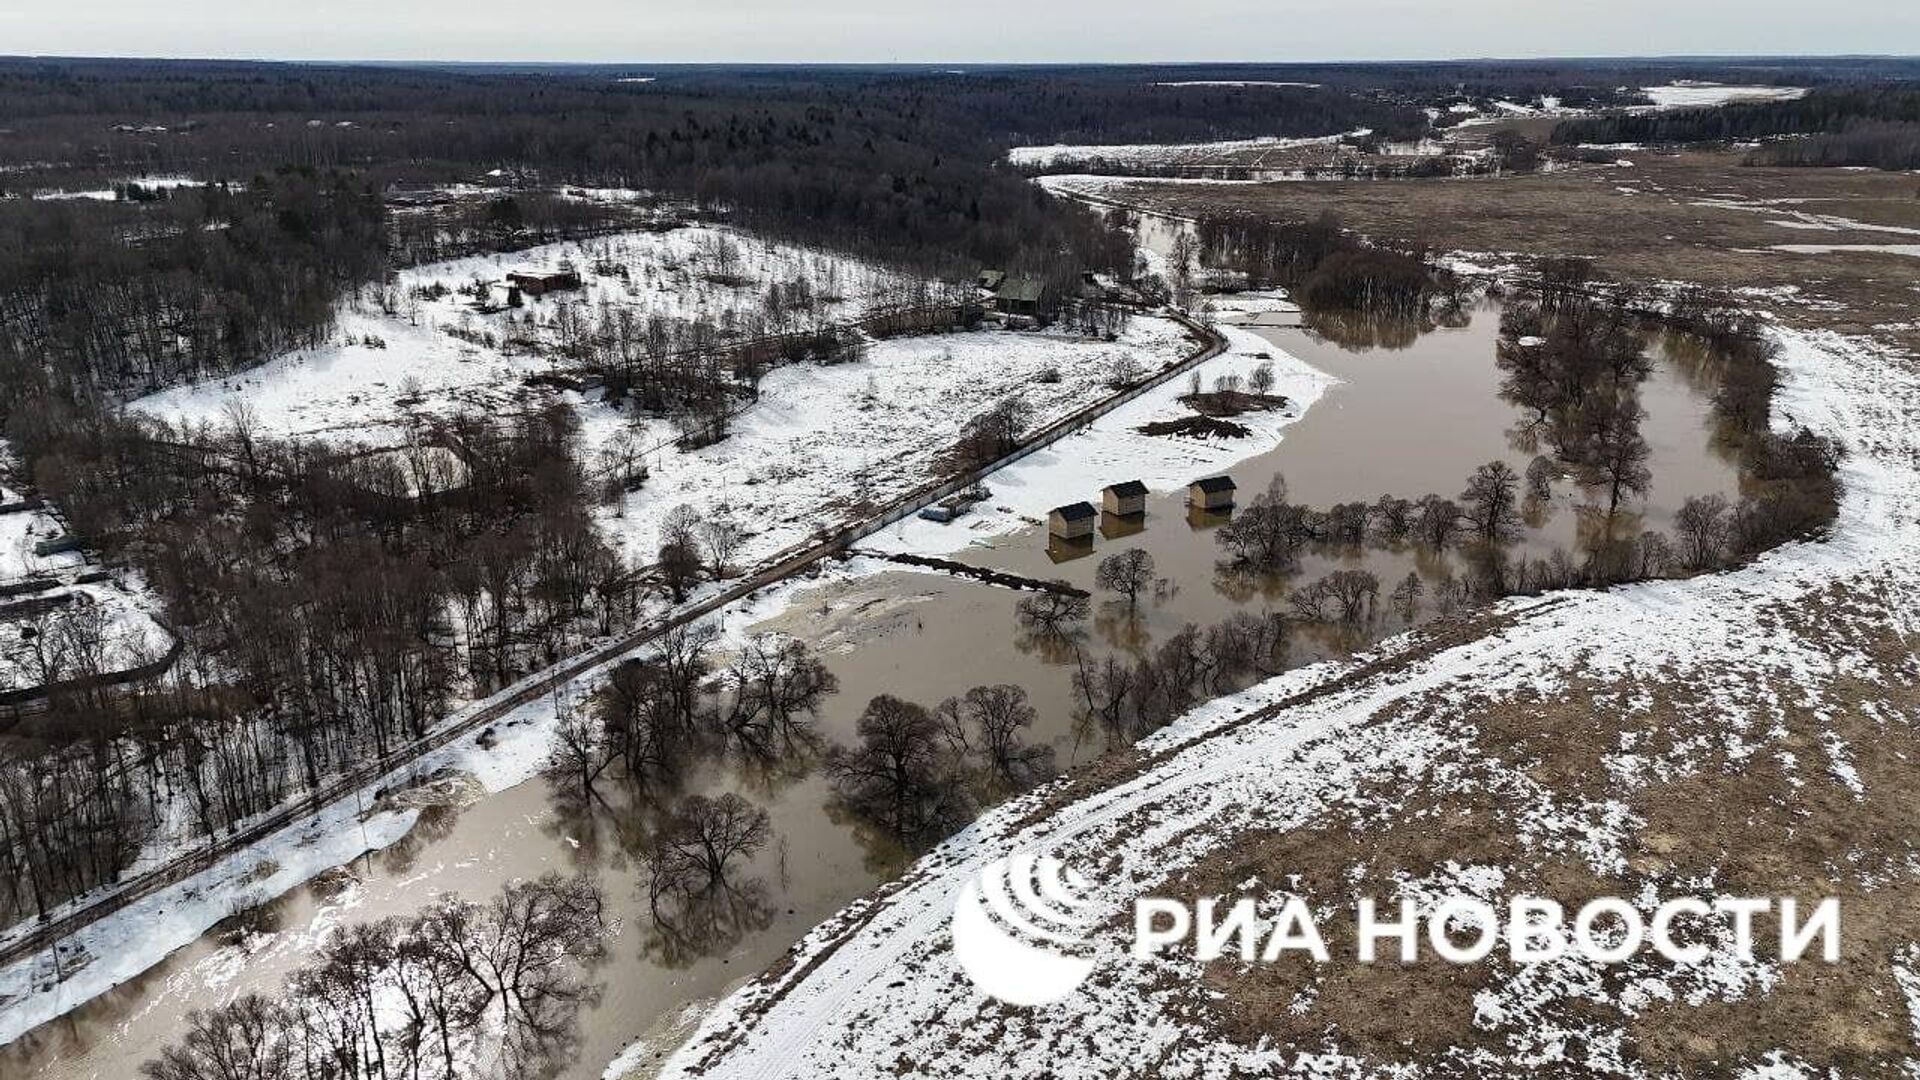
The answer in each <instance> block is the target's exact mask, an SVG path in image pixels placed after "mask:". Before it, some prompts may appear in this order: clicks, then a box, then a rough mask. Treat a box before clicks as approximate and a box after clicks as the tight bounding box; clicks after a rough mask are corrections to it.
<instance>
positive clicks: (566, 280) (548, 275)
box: [507, 270, 580, 296]
mask: <svg viewBox="0 0 1920 1080" xmlns="http://www.w3.org/2000/svg"><path fill="white" fill-rule="evenodd" d="M507 284H508V285H511V286H513V287H514V288H517V289H519V290H520V291H521V292H523V293H525V294H527V295H528V296H543V295H545V294H547V293H550V292H559V291H561V290H563V289H577V288H579V287H580V275H579V274H577V273H575V272H574V271H572V270H516V271H514V272H513V273H511V274H508V275H507Z"/></svg>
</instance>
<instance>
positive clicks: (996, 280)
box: [976, 270, 1007, 292]
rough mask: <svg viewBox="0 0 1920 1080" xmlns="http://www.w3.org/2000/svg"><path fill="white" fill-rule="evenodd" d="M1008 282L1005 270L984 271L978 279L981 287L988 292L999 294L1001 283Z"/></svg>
mask: <svg viewBox="0 0 1920 1080" xmlns="http://www.w3.org/2000/svg"><path fill="white" fill-rule="evenodd" d="M1006 280H1007V272H1006V271H1005V270H982V271H980V276H979V278H977V279H976V281H977V282H978V284H979V286H980V287H981V288H982V289H985V290H986V291H988V292H999V291H1000V285H1001V283H1002V282H1004V281H1006Z"/></svg>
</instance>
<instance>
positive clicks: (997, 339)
mask: <svg viewBox="0 0 1920 1080" xmlns="http://www.w3.org/2000/svg"><path fill="white" fill-rule="evenodd" d="M1191 348H1192V345H1191V342H1190V341H1189V339H1188V338H1187V336H1186V332H1185V330H1184V329H1182V328H1181V327H1180V326H1179V324H1177V323H1174V322H1172V321H1171V320H1167V319H1159V318H1135V319H1133V320H1132V321H1131V322H1130V323H1129V325H1128V327H1127V329H1126V331H1125V332H1124V333H1122V334H1121V335H1120V338H1119V340H1117V341H1113V342H1106V341H1099V340H1089V339H1084V338H1077V337H1071V336H1067V335H1063V334H1054V333H1013V332H979V331H976V332H971V333H957V334H936V335H929V336H926V337H912V338H893V339H888V340H884V341H880V342H876V343H874V344H873V345H872V346H871V347H870V348H869V349H868V351H867V355H866V356H865V357H864V358H863V359H861V360H860V361H859V362H857V363H849V364H835V365H831V366H826V367H822V366H817V365H812V364H800V365H794V366H791V367H785V368H781V369H779V370H777V371H774V372H773V373H772V374H770V375H768V376H767V378H766V379H765V380H764V381H763V382H762V384H761V398H760V401H759V402H757V403H755V404H754V405H753V406H751V407H749V408H748V409H747V410H746V411H745V412H743V413H742V414H741V415H740V416H739V418H738V419H737V420H736V421H735V423H734V426H733V434H732V435H730V436H729V437H728V438H727V439H725V440H724V441H722V442H719V443H717V444H715V445H713V446H710V447H706V448H705V449H701V450H695V451H691V452H686V453H682V452H680V451H678V450H675V449H674V448H673V447H672V446H671V445H661V444H663V443H668V442H669V440H670V438H671V436H670V433H669V432H668V430H667V426H666V425H665V424H664V423H656V424H650V425H648V428H647V430H646V432H645V433H644V435H643V438H642V442H643V443H644V444H647V445H655V446H659V449H657V450H656V451H655V452H654V453H652V454H651V455H649V456H648V458H647V465H648V469H649V470H650V471H649V474H648V477H647V482H646V486H645V487H643V488H641V489H640V490H639V491H637V492H635V493H633V494H631V495H628V496H626V497H625V499H623V500H622V501H621V502H619V503H618V504H616V505H615V506H614V507H612V508H611V509H609V510H607V511H605V512H603V514H602V517H601V521H602V524H603V526H604V527H605V529H606V532H607V533H608V535H609V536H611V537H613V538H614V539H615V541H616V543H617V544H619V545H620V546H621V547H622V548H623V549H624V550H625V551H626V553H627V554H628V555H629V557H631V558H632V559H634V560H636V561H640V562H648V561H651V560H652V557H653V553H654V552H655V551H657V550H658V547H659V535H658V530H659V526H660V523H661V521H662V520H663V519H664V518H665V516H666V514H667V512H668V511H669V510H671V509H672V508H673V507H674V506H676V505H679V504H681V503H686V504H688V505H691V506H693V507H695V508H696V509H698V510H700V511H701V512H702V513H703V514H704V515H705V516H706V517H708V518H722V519H727V520H731V521H732V522H734V523H735V524H736V525H738V526H739V527H740V528H741V529H743V530H745V531H747V532H748V533H750V534H751V536H750V538H749V539H748V540H747V542H746V544H745V545H744V546H743V548H742V552H741V556H740V558H741V560H742V561H743V562H746V563H751V562H753V561H755V560H756V559H759V558H763V557H765V556H768V555H771V554H774V553H775V552H778V551H782V550H785V549H786V548H789V547H791V546H793V545H795V544H796V543H798V542H799V541H801V540H804V539H806V538H807V537H808V536H809V535H811V534H812V533H814V532H816V531H818V530H821V529H823V528H826V527H828V526H832V525H835V524H839V523H841V522H843V521H846V520H850V519H852V518H855V517H858V516H859V515H858V514H857V513H856V512H855V508H857V507H858V506H860V505H862V504H879V503H883V502H885V501H887V500H888V499H890V498H892V497H894V496H898V495H902V494H905V493H906V492H908V491H910V490H912V489H913V488H914V487H916V486H918V485H920V484H924V483H925V482H927V481H928V480H930V479H932V478H933V477H934V476H935V475H937V473H938V472H939V470H938V468H937V465H938V462H939V458H940V457H941V455H943V454H945V453H946V452H947V451H949V450H950V449H951V448H952V447H953V445H954V443H955V441H956V440H957V439H958V438H959V435H960V431H961V428H962V427H963V426H964V425H965V424H966V422H967V421H968V420H970V419H972V418H973V417H974V416H977V415H979V414H981V413H983V412H985V411H987V410H988V409H989V408H990V407H992V405H993V404H994V403H995V402H998V401H1000V400H1002V399H1004V398H1007V397H1009V396H1013V395H1019V396H1022V397H1024V398H1025V400H1026V402H1027V404H1028V405H1029V406H1031V407H1032V409H1033V414H1034V420H1033V424H1032V426H1033V427H1034V428H1039V427H1042V426H1045V425H1046V424H1047V423H1050V422H1052V421H1054V420H1057V419H1060V418H1061V417H1064V416H1067V415H1070V414H1072V413H1073V412H1075V411H1077V410H1078V409H1080V408H1083V407H1085V406H1087V405H1090V404H1092V403H1093V402H1094V401H1096V400H1098V399H1099V398H1101V397H1104V396H1106V395H1107V394H1109V393H1111V391H1109V390H1107V389H1105V388H1104V383H1105V382H1106V380H1107V379H1108V378H1109V377H1110V376H1111V375H1112V374H1113V372H1114V370H1115V369H1116V366H1117V365H1119V364H1120V363H1121V362H1122V361H1123V360H1131V361H1132V362H1133V363H1134V364H1136V365H1138V368H1139V370H1141V371H1142V372H1149V371H1155V370H1158V369H1160V368H1162V367H1164V366H1166V364H1168V363H1169V362H1172V361H1175V360H1178V359H1179V358H1180V357H1181V356H1183V355H1184V354H1185V353H1187V352H1189V351H1190V350H1191ZM1209 366H1211V365H1209ZM1043 374H1045V375H1047V377H1048V378H1049V379H1052V378H1053V377H1054V376H1055V375H1057V381H1042V375H1043ZM1122 411H1125V410H1122ZM584 416H585V418H586V428H585V435H586V438H587V442H588V444H589V445H590V446H598V445H602V444H604V443H605V442H606V440H608V439H609V438H611V437H612V432H614V431H617V430H619V428H620V427H621V426H622V425H625V424H627V423H628V421H627V420H626V418H625V417H623V416H622V415H621V414H620V413H619V412H617V411H615V410H613V409H611V408H608V407H606V406H588V407H586V409H585V412H584ZM1103 423H1104V421H1103ZM1050 452H1051V451H1045V452H1042V453H1041V454H1039V455H1035V456H1036V457H1045V456H1047V454H1048V453H1050Z"/></svg>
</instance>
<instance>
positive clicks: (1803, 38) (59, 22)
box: [0, 0, 1920, 64]
mask: <svg viewBox="0 0 1920 1080" xmlns="http://www.w3.org/2000/svg"><path fill="white" fill-rule="evenodd" d="M0 52H4V53H13V54H20V53H28V54H53V55H69V56H71V55H89V56H194V57H250V58H262V59H295V60H517V61H533V60H545V61H603V62H616V63H634V64H644V63H647V62H649V61H653V62H662V63H667V62H719V61H748V62H760V61H789V62H811V61H848V62H966V61H974V62H988V61H1079V60H1094V61H1098V60H1114V61H1193V60H1266V61H1286V60H1353V59H1399V58H1432V57H1480V56H1629V55H1647V54H1652V53H1664V54H1681V53H1707V54H1754V53H1773V54H1832V53H1878V54H1888V53H1898V54H1916V53H1920V0H1823V2H1818V3H1809V2H1807V0H1607V2H1604V3H1602V2H1596V0H1154V2H1151V3H1144V2H1133V0H1097V2H1096V0H937V2H936V0H813V2H805V0H794V2H782V0H559V2H542V0H516V2H507V0H302V2H288V0H251V2H236V0H84V2H79V3H72V2H68V3H50V2H45V0H40V2H29V0H0Z"/></svg>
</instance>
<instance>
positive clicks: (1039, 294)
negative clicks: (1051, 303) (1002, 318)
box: [994, 277, 1047, 319]
mask: <svg viewBox="0 0 1920 1080" xmlns="http://www.w3.org/2000/svg"><path fill="white" fill-rule="evenodd" d="M1046 295H1047V283H1046V282H1044V281H1041V280H1040V279H1039V278H1027V277H1019V278H1008V279H1007V280H1006V281H1005V282H1004V283H1003V284H1002V285H1001V286H1000V290H999V292H998V293H996V294H995V295H994V306H995V307H997V308H998V309H999V310H1000V311H1001V313H1002V314H1006V315H1025V316H1026V317H1028V318H1030V319H1037V318H1039V317H1040V315H1041V313H1042V312H1043V310H1044V309H1045V307H1046Z"/></svg>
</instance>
